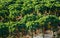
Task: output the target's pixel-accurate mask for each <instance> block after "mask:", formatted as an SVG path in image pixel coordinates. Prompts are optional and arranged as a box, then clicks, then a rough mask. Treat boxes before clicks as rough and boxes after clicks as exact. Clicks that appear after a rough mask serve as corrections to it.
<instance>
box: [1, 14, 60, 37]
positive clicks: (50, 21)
mask: <svg viewBox="0 0 60 38" xmlns="http://www.w3.org/2000/svg"><path fill="white" fill-rule="evenodd" d="M34 19H35V20H34ZM59 22H60V20H59V18H58V17H57V16H55V15H46V16H44V15H41V14H40V15H39V16H38V15H37V16H35V17H34V15H33V14H31V15H26V16H24V17H23V18H22V19H21V21H16V22H13V21H10V22H6V23H2V22H1V23H0V36H2V37H4V36H5V37H7V36H9V34H11V33H12V34H13V33H14V32H15V31H16V29H18V31H19V32H24V31H26V32H27V33H28V30H30V31H32V30H36V29H42V28H43V27H44V28H46V29H51V28H52V30H54V31H56V30H57V28H58V23H59Z"/></svg>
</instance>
